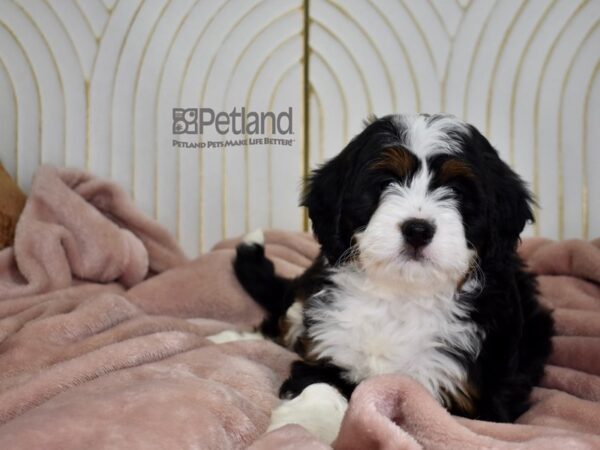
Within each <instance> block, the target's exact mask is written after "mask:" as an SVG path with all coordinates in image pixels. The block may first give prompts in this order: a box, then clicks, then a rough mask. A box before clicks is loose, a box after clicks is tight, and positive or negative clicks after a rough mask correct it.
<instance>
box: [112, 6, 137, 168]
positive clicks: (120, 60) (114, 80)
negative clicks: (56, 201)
mask: <svg viewBox="0 0 600 450" xmlns="http://www.w3.org/2000/svg"><path fill="white" fill-rule="evenodd" d="M143 5H144V2H143V1H140V2H139V4H138V5H137V7H136V8H135V12H134V13H133V17H132V18H131V20H130V21H129V23H128V24H127V31H126V32H125V34H124V35H123V39H122V40H121V43H120V44H119V54H118V56H117V63H116V65H115V71H114V73H113V74H112V91H111V94H110V95H111V97H112V99H111V102H110V106H109V108H110V110H111V111H112V110H113V105H114V104H115V91H116V90H117V74H118V73H119V72H120V69H121V64H122V63H123V50H124V49H125V45H126V44H127V41H128V40H129V37H130V36H131V29H132V28H133V27H134V25H135V23H136V21H137V18H138V15H139V13H140V11H141V10H142V7H143ZM109 21H110V19H109ZM107 26H108V25H107ZM138 67H139V64H138ZM111 115H112V114H111ZM113 134H114V130H113V121H112V117H111V119H109V120H108V136H109V139H110V141H111V142H113V139H112V136H113ZM114 151H115V149H114V146H113V145H111V151H110V166H109V167H110V176H111V178H112V177H113V175H114V165H113V161H114Z"/></svg>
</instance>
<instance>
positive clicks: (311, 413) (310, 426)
mask: <svg viewBox="0 0 600 450" xmlns="http://www.w3.org/2000/svg"><path fill="white" fill-rule="evenodd" d="M288 381H293V380H288ZM286 383H287V381H286ZM284 386H285V383H284ZM284 386H282V387H281V388H282V389H281V391H282V392H283V389H284ZM295 388H296V387H295V386H290V392H294V391H295ZM296 395H297V396H296V397H295V398H293V399H292V400H284V401H283V402H282V403H281V404H280V405H279V406H278V407H277V408H275V409H274V410H273V412H272V414H271V425H269V429H268V430H267V431H271V430H275V429H277V428H280V427H282V426H284V425H288V424H291V423H295V424H298V425H301V426H303V427H304V428H306V429H307V430H308V431H310V432H311V433H312V434H314V435H315V436H317V437H318V438H319V439H321V440H322V441H324V442H326V443H328V444H330V443H332V442H333V440H334V439H335V438H336V436H337V434H338V432H339V429H340V425H341V423H342V418H343V417H344V413H345V412H346V409H347V408H348V401H347V400H346V398H345V397H344V396H343V395H342V394H340V392H339V391H338V390H337V389H336V388H334V387H333V386H330V385H329V384H326V383H316V384H311V385H310V386H308V387H306V389H304V390H303V391H301V393H299V395H298V394H296Z"/></svg>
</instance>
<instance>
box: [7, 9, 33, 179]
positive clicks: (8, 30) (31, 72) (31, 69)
mask: <svg viewBox="0 0 600 450" xmlns="http://www.w3.org/2000/svg"><path fill="white" fill-rule="evenodd" d="M0 26H2V27H3V28H4V29H5V30H6V31H7V33H8V34H10V35H11V37H12V39H13V42H14V43H15V45H16V46H17V47H18V48H19V49H20V50H21V53H22V54H23V56H24V58H25V61H26V62H27V65H28V66H29V73H30V75H31V79H32V81H33V84H34V85H35V91H36V94H37V99H38V101H37V104H38V112H39V115H40V120H39V122H38V124H37V126H38V146H39V148H38V161H41V152H42V114H43V111H42V110H43V106H42V94H41V92H40V87H39V85H38V83H37V81H38V77H37V75H36V73H35V71H34V70H33V64H32V63H31V58H30V57H29V54H28V53H27V52H26V51H25V49H24V48H23V46H22V45H21V42H20V41H19V39H18V38H17V35H16V34H15V33H14V32H13V30H12V29H11V28H10V27H9V26H8V24H7V23H6V22H4V21H2V20H1V19H0ZM5 67H6V66H5ZM7 70H8V74H9V77H10V78H11V81H12V82H13V84H14V79H13V77H12V76H11V75H10V69H9V68H8V67H7ZM17 111H18V110H17ZM17 120H18V119H17ZM18 145H19V129H18V128H17V168H18V159H19V158H18V152H19V147H18ZM15 179H16V181H17V183H19V182H20V180H19V172H18V171H17V174H16V177H15Z"/></svg>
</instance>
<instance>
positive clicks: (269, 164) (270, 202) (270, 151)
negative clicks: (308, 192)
mask: <svg viewBox="0 0 600 450" xmlns="http://www.w3.org/2000/svg"><path fill="white" fill-rule="evenodd" d="M297 36H298V35H297V34H296V35H294V36H293V37H297ZM273 53H274V52H273ZM301 63H302V58H299V59H297V60H296V61H293V62H292V63H291V64H289V65H288V66H287V67H286V68H285V69H284V70H283V72H282V74H281V75H280V76H279V78H278V79H277V81H276V82H275V85H274V86H273V90H272V91H271V95H270V96H269V111H273V105H274V103H275V98H276V97H277V94H278V93H279V90H280V88H281V83H283V81H284V80H285V79H286V78H287V77H288V76H289V74H290V73H291V72H292V71H293V70H294V69H296V68H297V67H298V66H299V65H300V64H301ZM250 96H251V92H250V91H249V93H248V98H247V102H248V101H249V99H250ZM271 135H272V133H271V132H269V137H271ZM244 150H246V153H245V154H244V156H245V157H246V155H247V151H248V146H246V147H245V149H244ZM300 153H301V154H302V152H300ZM245 163H246V169H247V173H246V211H245V217H244V219H245V230H246V233H247V232H248V231H250V208H249V204H250V199H249V197H248V191H249V190H248V186H247V184H248V180H249V179H250V168H249V164H248V159H247V158H246V160H245ZM267 193H268V199H267V202H268V215H267V217H268V222H267V223H268V225H269V228H272V227H273V149H272V145H271V144H269V145H268V146H267Z"/></svg>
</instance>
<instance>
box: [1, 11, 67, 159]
mask: <svg viewBox="0 0 600 450" xmlns="http://www.w3.org/2000/svg"><path fill="white" fill-rule="evenodd" d="M7 4H10V3H7ZM12 4H13V5H14V6H15V7H16V8H17V9H18V11H20V12H21V13H22V14H23V16H24V17H25V19H26V20H27V21H29V22H30V24H31V26H32V28H33V29H34V30H35V31H36V32H37V34H38V35H39V37H40V40H41V41H42V42H43V43H44V47H45V48H46V51H47V53H48V55H49V56H50V60H51V61H52V65H53V66H54V73H55V74H56V79H57V80H58V84H59V85H60V90H61V93H62V96H61V98H62V100H63V102H62V103H63V112H64V113H65V121H64V122H63V130H62V131H63V144H64V143H65V138H66V132H65V126H66V117H67V114H66V109H67V105H66V103H65V101H64V99H65V87H64V83H63V79H62V75H61V74H60V71H59V69H58V63H57V62H56V57H55V55H54V52H53V51H52V48H51V47H50V46H49V45H48V40H47V39H46V36H45V35H44V33H43V32H42V30H41V29H40V28H39V27H38V24H37V22H36V21H35V20H33V18H32V17H31V14H29V11H27V10H26V9H25V8H24V7H23V6H22V5H21V4H20V3H17V2H13V3H12ZM3 23H4V24H5V28H6V29H8V26H7V23H6V22H3ZM10 32H11V34H12V35H13V39H15V40H16V39H17V35H16V32H15V33H13V32H12V30H10ZM19 47H21V49H22V50H23V53H24V54H25V55H27V61H28V62H29V64H30V66H31V69H32V73H33V74H34V78H35V80H36V88H37V90H38V93H39V100H40V102H39V107H40V123H39V124H38V127H39V148H38V164H42V163H43V157H42V155H43V149H42V141H43V132H44V128H43V127H42V123H43V117H44V105H43V104H44V101H43V99H42V95H41V91H40V88H39V85H40V84H41V83H40V79H41V78H40V77H38V75H37V71H36V70H35V68H34V65H33V64H32V62H31V59H30V58H29V55H28V54H27V52H25V49H24V47H22V46H21V45H20V44H19Z"/></svg>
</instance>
